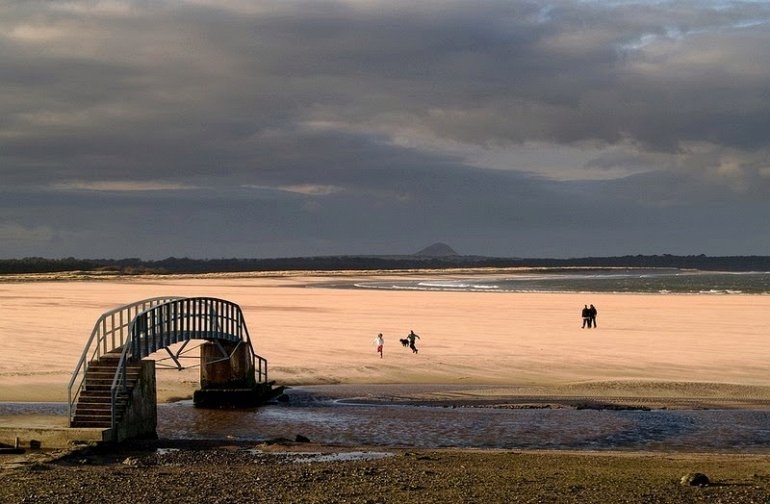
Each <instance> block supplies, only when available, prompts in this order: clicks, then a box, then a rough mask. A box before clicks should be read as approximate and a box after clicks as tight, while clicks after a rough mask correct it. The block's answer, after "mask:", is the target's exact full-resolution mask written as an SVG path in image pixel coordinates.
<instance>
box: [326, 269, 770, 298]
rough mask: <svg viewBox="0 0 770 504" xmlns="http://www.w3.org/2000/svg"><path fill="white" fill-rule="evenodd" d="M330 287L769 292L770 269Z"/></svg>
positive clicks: (570, 272) (573, 272) (572, 272)
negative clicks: (769, 270) (768, 270)
mask: <svg viewBox="0 0 770 504" xmlns="http://www.w3.org/2000/svg"><path fill="white" fill-rule="evenodd" d="M328 286H330V287H339V288H351V287H353V288H357V289H381V290H416V291H468V292H607V293H654V294H714V295H723V294H768V293H770V272H767V271H749V272H725V271H699V270H680V269H601V270H596V269H563V268H557V269H542V270H528V271H517V272H512V273H509V274H481V275H478V276H474V275H473V273H470V274H462V275H457V276H456V278H453V277H452V275H445V274H441V275H437V276H436V278H432V279H431V278H428V279H426V278H424V277H420V278H419V279H409V278H406V279H398V280H367V281H363V282H353V283H346V282H333V283H330V284H328Z"/></svg>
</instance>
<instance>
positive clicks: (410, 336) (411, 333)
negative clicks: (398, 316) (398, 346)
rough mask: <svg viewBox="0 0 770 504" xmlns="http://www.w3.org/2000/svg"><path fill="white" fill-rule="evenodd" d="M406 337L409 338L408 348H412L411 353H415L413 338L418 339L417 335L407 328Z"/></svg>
mask: <svg viewBox="0 0 770 504" xmlns="http://www.w3.org/2000/svg"><path fill="white" fill-rule="evenodd" d="M406 339H408V340H409V348H411V349H412V353H417V347H416V346H414V340H415V339H420V337H419V336H417V335H416V334H415V333H414V331H412V330H409V334H407V336H406Z"/></svg>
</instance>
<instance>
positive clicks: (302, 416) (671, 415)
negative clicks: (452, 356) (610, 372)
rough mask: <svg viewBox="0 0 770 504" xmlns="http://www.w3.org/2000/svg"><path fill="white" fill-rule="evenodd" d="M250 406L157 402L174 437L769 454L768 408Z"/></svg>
mask: <svg viewBox="0 0 770 504" xmlns="http://www.w3.org/2000/svg"><path fill="white" fill-rule="evenodd" d="M287 395H288V396H289V398H290V400H289V402H288V403H275V404H269V405H266V406H263V407H261V408H258V409H255V410H249V411H232V410H201V409H196V408H194V407H193V406H192V404H191V403H190V402H180V403H175V404H171V405H163V406H161V407H160V408H159V425H158V435H159V436H161V437H164V438H172V439H185V438H186V439H217V438H230V439H235V440H247V441H248V440H253V441H255V442H259V441H265V440H270V439H276V438H286V439H291V440H293V439H295V437H296V436H297V435H302V436H305V437H307V438H308V439H310V440H311V441H313V442H319V443H328V444H336V445H345V446H356V445H380V446H403V447H419V448H437V447H463V448H471V447H472V448H505V449H516V448H520V449H569V450H629V451H637V450H649V451H683V452H684V451H704V452H717V451H718V452H741V453H770V411H746V410H690V411H686V410H676V411H674V410H670V411H669V410H652V411H641V410H634V411H629V410H625V411H617V410H574V409H496V408H464V407H457V408H453V407H436V406H428V405H389V404H384V403H383V404H364V403H355V402H352V403H351V402H349V401H340V400H333V399H322V398H319V397H316V396H314V395H313V394H312V392H311V393H308V390H307V389H305V390H301V389H300V390H289V391H288V392H287Z"/></svg>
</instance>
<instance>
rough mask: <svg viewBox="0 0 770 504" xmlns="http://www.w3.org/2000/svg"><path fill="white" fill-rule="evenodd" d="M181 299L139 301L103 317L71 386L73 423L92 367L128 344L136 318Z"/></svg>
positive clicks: (71, 380) (68, 389) (99, 320)
mask: <svg viewBox="0 0 770 504" xmlns="http://www.w3.org/2000/svg"><path fill="white" fill-rule="evenodd" d="M174 299H180V296H158V297H152V298H147V299H143V300H141V301H136V302H135V303H131V304H127V305H124V306H120V307H118V308H115V309H114V310H110V311H107V312H105V313H103V314H102V315H101V317H99V319H98V320H97V321H96V323H95V324H94V328H93V330H92V331H91V336H90V337H89V338H88V341H87V342H86V345H85V347H84V348H83V353H82V354H81V356H80V360H78V363H77V365H76V366H75V370H74V371H73V373H72V378H70V381H69V383H68V384H67V400H68V414H69V420H70V421H72V419H73V415H74V414H75V412H74V405H75V403H76V402H77V399H78V397H79V396H80V392H81V391H82V390H83V387H84V386H85V383H84V380H85V376H86V370H87V369H88V364H89V363H90V362H92V361H94V360H98V359H99V358H100V357H101V356H102V355H104V354H107V353H109V352H112V351H114V350H116V349H118V348H120V347H122V346H123V345H124V344H125V341H126V339H127V337H128V333H129V327H130V324H131V321H132V320H133V319H134V317H135V316H136V315H137V314H138V313H140V312H143V311H145V310H147V309H148V308H149V307H152V306H154V305H158V304H162V303H166V302H168V301H170V300H174Z"/></svg>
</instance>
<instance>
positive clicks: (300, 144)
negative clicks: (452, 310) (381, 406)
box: [0, 0, 770, 259]
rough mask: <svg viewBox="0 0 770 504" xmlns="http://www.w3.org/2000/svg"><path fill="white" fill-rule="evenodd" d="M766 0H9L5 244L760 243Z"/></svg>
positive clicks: (587, 246) (579, 250)
mask: <svg viewBox="0 0 770 504" xmlns="http://www.w3.org/2000/svg"><path fill="white" fill-rule="evenodd" d="M769 222H770V3H768V2H754V1H742V2H739V1H707V0H693V1H673V2H659V1H641V0H640V1H600V0H594V1H586V0H582V1H581V0H564V1H559V0H557V1H545V0H543V1H540V0H538V1H516V0H500V1H497V0H484V1H483V2H477V1H473V2H471V1H467V0H462V1H452V0H442V1H437V0H421V1H419V2H416V1H414V0H382V1H380V0H273V1H257V0H133V1H128V0H126V1H96V0H91V1H85V0H83V1H79V0H72V1H64V0H61V1H51V0H15V1H14V0H0V258H18V257H29V256H40V257H50V258H60V257H79V258H124V257H139V258H143V259H162V258H165V257H170V256H174V257H190V258H233V257H250V258H251V257H256V258H259V257H287V256H289V257H293V256H309V255H339V254H408V253H413V252H416V251H418V250H420V249H421V248H423V247H425V246H427V245H430V244H432V243H434V242H445V243H447V244H449V245H451V246H452V247H453V248H454V249H455V250H456V251H457V252H458V253H461V254H468V255H470V254H473V255H487V256H506V257H557V258H564V257H579V256H589V255H591V256H610V255H625V254H683V255H689V254H707V255H770V232H768V231H770V229H769V228H770V224H768V223H769Z"/></svg>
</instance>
